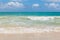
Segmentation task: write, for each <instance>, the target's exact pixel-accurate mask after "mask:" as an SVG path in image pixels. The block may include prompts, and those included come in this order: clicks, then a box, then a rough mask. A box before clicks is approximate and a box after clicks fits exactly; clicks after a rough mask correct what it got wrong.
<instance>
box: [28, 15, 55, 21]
mask: <svg viewBox="0 0 60 40" xmlns="http://www.w3.org/2000/svg"><path fill="white" fill-rule="evenodd" d="M27 18H29V19H31V20H41V21H46V20H54V17H38V16H35V17H33V16H31V17H30V16H28V17H27Z"/></svg>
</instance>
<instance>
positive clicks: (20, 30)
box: [0, 27, 60, 34]
mask: <svg viewBox="0 0 60 40" xmlns="http://www.w3.org/2000/svg"><path fill="white" fill-rule="evenodd" d="M59 28H60V27H59ZM57 29H58V27H57V28H44V29H41V28H39V29H38V28H32V27H31V28H26V27H24V28H23V27H17V28H14V27H13V28H11V27H10V28H0V33H6V34H11V33H12V34H15V33H44V32H52V31H54V32H60V30H57Z"/></svg>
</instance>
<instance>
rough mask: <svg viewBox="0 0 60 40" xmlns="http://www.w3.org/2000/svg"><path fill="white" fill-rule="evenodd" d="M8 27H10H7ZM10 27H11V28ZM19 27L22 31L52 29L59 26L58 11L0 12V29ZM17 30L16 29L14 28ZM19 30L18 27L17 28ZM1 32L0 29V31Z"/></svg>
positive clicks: (59, 16) (59, 17) (59, 14)
mask: <svg viewBox="0 0 60 40" xmlns="http://www.w3.org/2000/svg"><path fill="white" fill-rule="evenodd" d="M8 27H10V28H8ZM11 27H12V28H11ZM16 27H18V29H19V28H20V27H22V28H21V30H22V32H25V31H26V32H33V30H34V32H36V31H38V32H39V31H40V32H41V31H48V32H49V31H53V30H55V29H56V28H60V13H59V12H58V13H57V12H0V29H1V28H7V29H3V32H4V30H5V31H7V33H8V29H10V30H11V31H12V29H13V30H15V29H14V28H16ZM1 30H2V29H1ZM16 30H17V29H16ZM19 30H20V29H19ZM1 32H2V31H1Z"/></svg>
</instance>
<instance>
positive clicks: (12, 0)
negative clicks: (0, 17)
mask: <svg viewBox="0 0 60 40" xmlns="http://www.w3.org/2000/svg"><path fill="white" fill-rule="evenodd" d="M11 1H16V2H17V1H20V2H21V1H22V0H11Z"/></svg>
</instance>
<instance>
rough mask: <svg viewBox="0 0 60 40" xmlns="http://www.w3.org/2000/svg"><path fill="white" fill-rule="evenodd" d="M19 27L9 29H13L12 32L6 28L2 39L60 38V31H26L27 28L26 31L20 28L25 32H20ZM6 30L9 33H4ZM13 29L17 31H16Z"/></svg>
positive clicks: (48, 39) (44, 39) (51, 39)
mask: <svg viewBox="0 0 60 40" xmlns="http://www.w3.org/2000/svg"><path fill="white" fill-rule="evenodd" d="M17 29H18V28H17ZM17 29H9V30H12V31H11V32H12V33H9V30H7V29H4V30H3V32H2V33H0V40H60V32H55V31H50V32H46V31H45V32H31V31H30V32H29V31H26V28H23V30H25V32H24V31H23V30H21V29H20V31H21V32H22V31H23V32H22V33H21V32H19V31H18V33H16V31H17ZM29 29H30V28H29ZM1 30H2V29H1ZM1 30H0V31H1ZM4 31H7V33H4ZM13 31H15V33H14V32H13Z"/></svg>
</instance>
